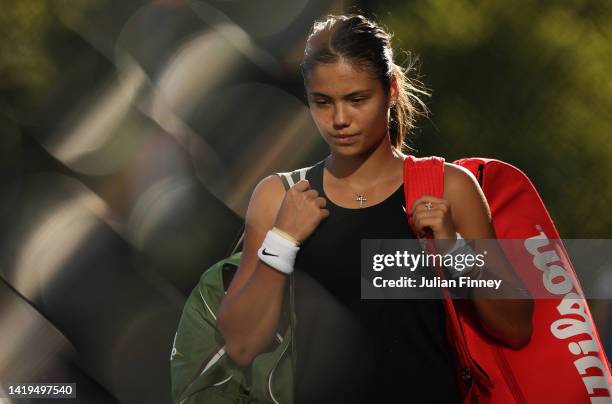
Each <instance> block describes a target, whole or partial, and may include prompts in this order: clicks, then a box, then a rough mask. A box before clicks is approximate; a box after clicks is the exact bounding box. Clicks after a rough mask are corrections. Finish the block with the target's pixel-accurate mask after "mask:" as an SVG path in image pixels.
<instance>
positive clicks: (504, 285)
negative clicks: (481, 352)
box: [471, 270, 534, 349]
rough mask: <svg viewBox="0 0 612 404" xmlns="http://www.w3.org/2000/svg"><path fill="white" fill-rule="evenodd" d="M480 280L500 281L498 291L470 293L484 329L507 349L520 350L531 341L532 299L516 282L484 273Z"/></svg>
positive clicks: (516, 280) (478, 289) (484, 290)
mask: <svg viewBox="0 0 612 404" xmlns="http://www.w3.org/2000/svg"><path fill="white" fill-rule="evenodd" d="M482 279H501V280H502V282H501V286H500V289H498V290H492V289H489V288H475V289H473V290H472V291H471V292H472V293H471V296H472V303H473V305H474V308H475V310H476V313H477V315H478V318H479V320H480V322H481V324H482V326H483V328H484V329H485V330H486V331H487V332H488V333H489V334H490V335H491V336H492V337H494V338H497V339H499V340H501V341H503V342H505V343H506V344H508V345H509V346H510V347H512V348H514V349H519V348H522V347H523V346H525V345H526V344H527V343H528V342H529V339H530V338H531V332H532V322H531V321H532V314H533V304H534V303H533V300H532V299H531V296H530V295H529V294H528V293H527V292H526V291H525V289H523V285H522V284H521V283H520V281H519V280H518V279H513V278H507V277H506V278H503V277H500V276H497V275H496V274H495V273H492V272H490V271H486V270H485V272H484V273H483V274H482ZM500 296H503V297H504V298H500Z"/></svg>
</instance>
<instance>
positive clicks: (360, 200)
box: [355, 194, 367, 208]
mask: <svg viewBox="0 0 612 404" xmlns="http://www.w3.org/2000/svg"><path fill="white" fill-rule="evenodd" d="M356 195H357V198H356V199H355V200H356V201H357V202H359V207H360V208H363V203H364V202H365V201H367V199H366V197H365V196H364V195H361V194H356Z"/></svg>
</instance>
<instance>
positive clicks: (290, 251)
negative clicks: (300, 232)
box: [257, 230, 300, 275]
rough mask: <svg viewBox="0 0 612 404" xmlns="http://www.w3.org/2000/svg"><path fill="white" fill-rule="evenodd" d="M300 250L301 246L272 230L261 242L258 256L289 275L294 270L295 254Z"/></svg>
mask: <svg viewBox="0 0 612 404" xmlns="http://www.w3.org/2000/svg"><path fill="white" fill-rule="evenodd" d="M299 250H300V247H298V246H296V245H294V244H293V243H292V242H291V241H289V240H287V239H286V238H284V237H283V236H281V235H279V234H278V233H276V232H275V231H272V230H270V231H268V233H267V234H266V238H265V239H264V241H263V243H261V247H260V248H259V251H257V256H258V257H259V259H260V260H262V261H263V262H265V263H266V264H268V265H269V266H271V267H272V268H274V269H276V270H278V271H280V272H282V273H284V274H287V275H289V274H290V273H292V272H293V265H294V264H295V256H296V255H297V252H298V251H299Z"/></svg>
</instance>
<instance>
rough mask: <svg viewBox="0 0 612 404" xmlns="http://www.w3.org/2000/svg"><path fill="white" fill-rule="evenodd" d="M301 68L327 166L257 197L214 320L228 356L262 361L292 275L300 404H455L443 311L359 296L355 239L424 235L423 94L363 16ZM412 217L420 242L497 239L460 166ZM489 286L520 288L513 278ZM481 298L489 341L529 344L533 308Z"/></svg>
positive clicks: (331, 26)
mask: <svg viewBox="0 0 612 404" xmlns="http://www.w3.org/2000/svg"><path fill="white" fill-rule="evenodd" d="M301 70H302V75H303V78H304V85H305V89H306V93H307V96H308V104H309V107H310V112H311V114H312V117H313V119H314V121H315V123H316V125H317V128H318V129H319V132H320V133H321V136H322V137H323V139H324V140H325V142H327V143H328V145H329V149H330V154H329V156H328V157H327V158H326V159H325V160H323V161H321V162H319V163H317V164H315V165H314V166H313V167H312V168H311V169H310V170H309V171H308V174H307V177H306V180H302V181H300V182H298V183H296V184H295V185H294V186H293V187H291V188H290V189H289V190H288V191H287V192H285V190H284V187H283V185H282V183H281V180H280V178H279V177H278V176H277V175H271V176H269V177H267V178H265V179H264V180H262V181H261V182H260V183H259V184H258V185H257V187H256V188H255V190H254V192H253V195H252V198H251V201H250V204H249V207H248V211H247V215H246V233H245V243H244V251H243V256H242V262H241V263H240V267H239V269H238V272H237V274H236V276H235V278H234V280H233V282H232V284H231V286H230V288H229V290H228V293H227V295H226V297H225V299H224V301H223V304H222V306H221V309H220V314H219V319H218V326H219V328H220V330H221V332H222V334H223V336H224V338H225V340H226V349H227V353H228V355H229V357H230V358H231V359H232V360H233V361H234V362H235V363H237V364H239V365H244V366H247V365H249V364H250V363H251V361H252V360H253V358H254V357H255V356H257V355H258V354H259V353H261V352H262V351H264V350H266V348H267V347H268V346H269V344H270V343H271V341H272V339H273V337H274V334H275V331H276V329H277V326H278V323H279V315H280V311H281V306H282V300H283V296H284V289H285V286H286V284H287V279H288V276H287V274H288V273H291V272H292V271H293V270H294V269H296V270H297V272H296V275H297V274H298V273H301V274H306V275H308V277H307V278H304V279H308V280H309V281H308V282H306V281H305V282H303V283H299V282H298V283H297V285H296V293H297V294H298V299H297V301H298V304H297V306H296V312H297V339H296V341H297V344H298V345H297V358H298V359H297V374H296V375H295V391H296V402H305V403H311V402H334V403H338V402H346V403H354V402H391V401H392V400H393V402H396V401H398V400H403V401H406V402H412V401H414V402H441V403H442V402H443V403H451V402H459V401H460V397H459V393H458V389H457V382H456V380H455V376H454V359H453V353H452V352H451V351H450V348H449V346H448V343H447V339H446V338H447V337H446V335H445V328H444V315H445V314H444V311H443V308H442V304H441V301H440V300H362V299H361V298H360V292H361V289H360V242H361V239H367V238H369V239H373V238H374V239H385V238H386V239H394V238H395V239H409V238H415V237H416V235H415V234H414V233H413V232H412V230H411V229H410V227H409V225H408V223H407V220H406V213H405V211H404V206H403V205H405V201H404V193H403V181H404V179H403V159H404V157H405V156H404V155H403V154H402V148H403V146H404V145H405V137H406V136H407V134H408V132H409V131H410V129H411V128H412V127H413V124H414V120H415V118H416V117H417V116H418V115H419V114H422V113H423V112H425V111H426V110H423V108H424V105H423V103H422V102H421V101H420V99H419V95H422V94H426V93H425V91H424V90H422V89H420V88H419V87H418V86H417V85H416V84H415V82H413V81H411V80H410V79H409V78H408V77H406V76H405V74H404V71H403V70H402V69H401V68H400V67H399V66H398V65H396V64H395V63H394V61H393V51H392V48H391V43H390V35H389V34H388V33H386V32H385V31H384V30H383V29H382V28H381V27H379V26H378V25H376V24H375V23H374V22H372V21H369V20H368V19H366V18H364V17H362V16H359V15H343V16H329V17H327V18H326V19H325V20H323V21H319V22H316V23H315V24H314V26H313V28H312V31H311V33H310V36H309V38H308V41H307V45H306V49H305V52H304V59H303V62H302V65H301ZM406 209H411V210H412V212H413V214H414V223H415V228H416V231H417V232H419V233H421V232H423V231H425V229H426V228H429V229H430V230H431V231H432V232H433V235H434V238H435V239H436V240H450V241H452V242H453V243H454V241H453V240H455V239H456V234H457V233H459V234H461V235H462V236H463V238H465V239H493V238H495V233H494V230H493V227H492V224H491V215H490V212H489V208H488V205H487V202H486V199H485V198H484V196H483V194H482V192H481V190H480V188H479V186H478V183H477V182H476V180H475V178H474V177H473V175H472V174H471V173H469V172H468V171H467V170H465V169H463V168H461V167H459V166H456V165H453V164H448V163H446V165H445V174H444V198H435V197H433V196H429V195H424V196H422V197H421V198H419V199H418V200H417V201H415V203H414V205H413V206H410V207H406ZM488 276H495V277H497V278H500V279H503V280H504V282H503V283H502V285H504V286H502V288H513V287H518V286H520V283H519V281H518V280H517V279H516V277H515V276H514V275H513V273H512V271H511V269H507V268H501V269H497V273H494V275H491V274H489V275H488ZM480 293H482V295H479V294H480ZM473 297H474V299H473V300H472V301H471V302H470V303H471V304H473V305H474V308H475V312H476V313H477V315H478V318H479V320H480V322H481V323H482V325H483V328H484V329H485V330H486V331H487V332H488V333H489V334H490V335H491V336H492V337H494V338H497V339H499V340H500V341H502V342H503V343H506V344H508V345H509V346H511V347H515V348H520V347H521V346H523V345H525V344H526V343H527V341H528V340H529V337H530V335H531V312H532V302H531V301H530V300H493V299H479V297H481V298H483V297H487V296H486V292H479V291H476V290H474V292H473ZM489 297H490V296H489Z"/></svg>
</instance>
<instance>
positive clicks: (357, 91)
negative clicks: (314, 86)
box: [309, 90, 373, 99]
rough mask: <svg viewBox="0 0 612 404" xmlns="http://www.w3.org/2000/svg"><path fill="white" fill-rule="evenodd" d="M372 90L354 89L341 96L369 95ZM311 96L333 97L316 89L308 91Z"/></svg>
mask: <svg viewBox="0 0 612 404" xmlns="http://www.w3.org/2000/svg"><path fill="white" fill-rule="evenodd" d="M372 92H373V91H372V90H356V91H351V92H350V93H348V94H345V95H344V96H342V97H341V98H345V99H346V98H352V97H356V96H358V95H370V94H372ZM309 94H310V96H311V97H323V98H333V97H331V96H329V95H327V94H324V93H320V92H318V91H312V92H310V93H309Z"/></svg>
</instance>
